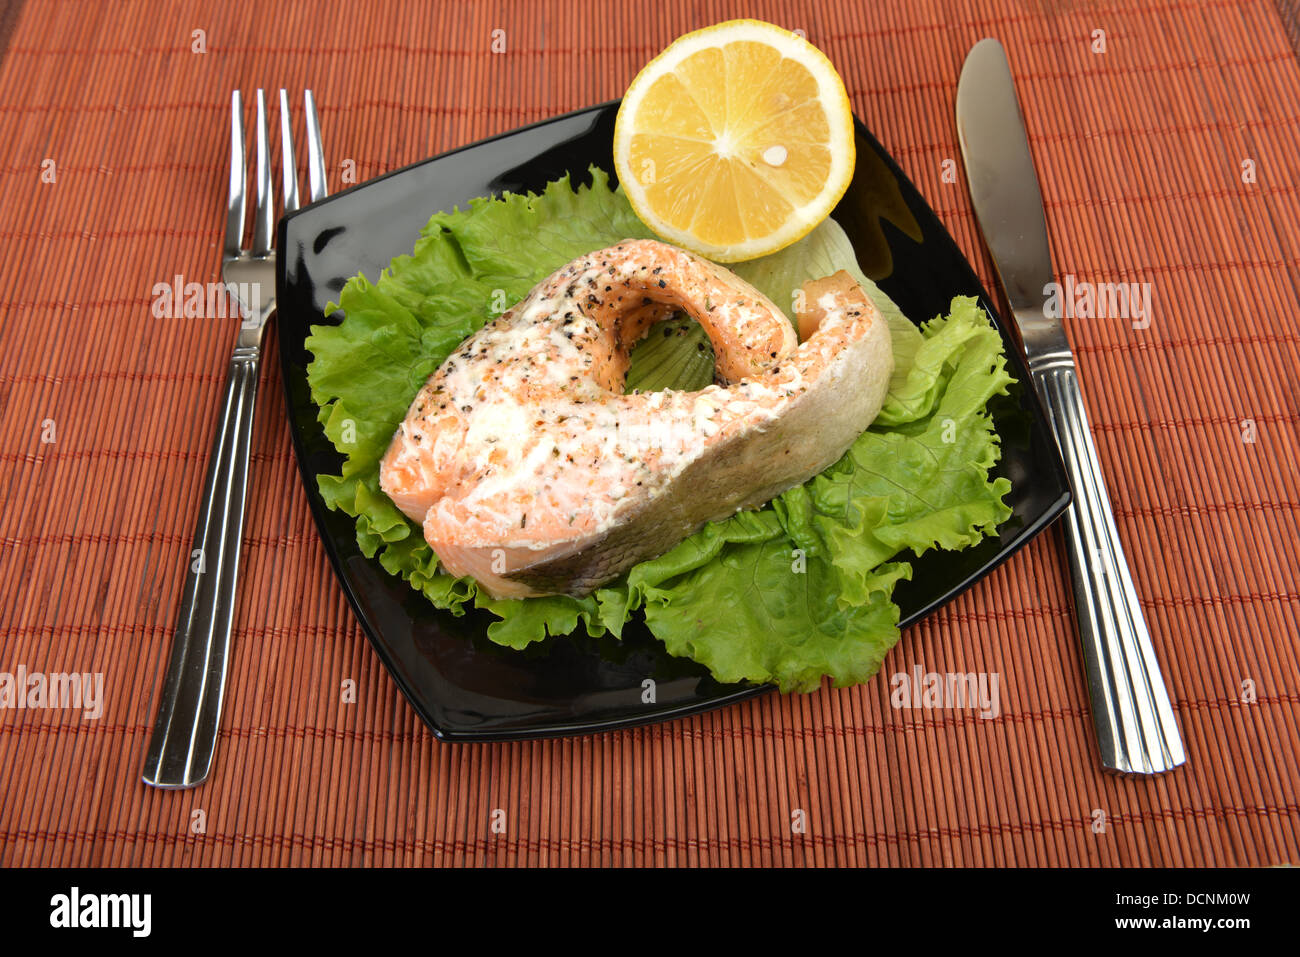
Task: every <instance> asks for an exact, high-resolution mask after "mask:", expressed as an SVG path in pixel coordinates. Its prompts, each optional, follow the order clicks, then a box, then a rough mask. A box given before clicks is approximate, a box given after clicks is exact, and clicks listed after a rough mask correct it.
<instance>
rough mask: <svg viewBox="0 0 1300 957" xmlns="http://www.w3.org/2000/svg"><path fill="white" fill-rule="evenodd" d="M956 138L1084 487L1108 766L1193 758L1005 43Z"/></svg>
mask: <svg viewBox="0 0 1300 957" xmlns="http://www.w3.org/2000/svg"><path fill="white" fill-rule="evenodd" d="M957 136H958V138H959V140H960V141H961V150H962V157H963V159H964V160H965V163H966V178H967V180H968V181H969V183H970V194H971V201H972V203H973V204H974V207H975V216H976V218H977V219H978V220H979V224H980V230H981V232H983V234H984V241H985V242H986V243H987V244H988V247H989V252H990V253H992V255H993V263H994V265H995V266H996V267H997V271H998V277H999V278H1000V279H1001V280H1002V286H1003V288H1004V289H1005V290H1006V294H1007V300H1008V302H1009V303H1010V304H1011V313H1012V316H1013V317H1014V319H1015V323H1016V325H1017V326H1018V327H1019V329H1020V333H1021V337H1022V339H1023V341H1024V347H1025V357H1026V358H1027V359H1028V361H1029V371H1030V377H1031V378H1032V379H1033V382H1034V386H1035V388H1037V390H1038V394H1039V396H1040V397H1041V398H1042V400H1043V404H1044V405H1045V406H1046V408H1047V412H1048V417H1049V419H1050V421H1051V426H1052V433H1053V434H1054V435H1055V436H1056V441H1057V444H1058V445H1059V446H1060V448H1061V458H1062V459H1063V460H1064V462H1065V468H1066V471H1067V472H1068V473H1069V476H1070V485H1071V486H1072V487H1073V490H1074V501H1073V502H1072V504H1071V505H1070V507H1069V508H1068V509H1067V510H1066V513H1065V538H1066V544H1067V546H1068V548H1067V551H1068V554H1069V560H1070V579H1071V584H1072V586H1073V591H1074V609H1075V617H1076V619H1077V622H1078V626H1079V637H1080V640H1081V642H1082V644H1083V660H1084V669H1085V671H1086V673H1087V679H1088V692H1089V697H1090V699H1091V705H1092V719H1093V724H1094V725H1095V726H1096V729H1097V740H1098V744H1099V746H1100V751H1101V761H1102V765H1103V766H1104V767H1106V768H1107V769H1110V770H1114V771H1119V772H1126V773H1138V774H1155V773H1158V772H1161V771H1169V770H1172V769H1173V768H1175V767H1177V766H1178V765H1180V764H1182V763H1183V762H1184V761H1185V760H1186V757H1185V756H1184V754H1183V743H1182V739H1181V738H1180V737H1179V734H1178V724H1177V722H1176V721H1175V720H1174V712H1173V709H1172V708H1171V707H1170V704H1169V694H1168V692H1167V691H1166V690H1165V682H1164V679H1163V678H1162V677H1161V674H1160V666H1159V664H1158V663H1157V662H1156V657H1155V652H1154V651H1153V650H1152V647H1151V637H1150V635H1149V634H1148V633H1147V627H1146V622H1145V621H1144V620H1143V617H1142V607H1141V605H1139V604H1138V599H1137V592H1136V591H1135V590H1134V588H1133V578H1132V576H1131V575H1130V574H1129V569H1128V563H1127V562H1126V561H1125V560H1124V550H1123V548H1122V547H1121V546H1120V541H1119V536H1118V534H1117V533H1116V530H1115V517H1114V515H1113V514H1112V512H1111V508H1110V499H1109V496H1108V495H1107V494H1106V485H1105V483H1104V482H1103V481H1102V476H1101V467H1100V464H1099V463H1098V460H1097V449H1096V447H1095V446H1094V445H1093V444H1092V435H1091V433H1090V431H1089V429H1088V416H1087V414H1086V413H1085V412H1084V407H1083V398H1082V396H1081V394H1080V392H1079V381H1078V377H1077V376H1076V375H1075V366H1074V353H1073V352H1072V351H1071V350H1070V340H1069V339H1068V338H1067V337H1066V335H1065V329H1064V327H1063V326H1062V324H1061V320H1060V319H1059V318H1052V317H1049V316H1048V314H1047V313H1048V310H1047V309H1045V308H1044V307H1045V304H1046V302H1047V298H1048V295H1049V292H1050V290H1049V288H1048V286H1049V284H1050V283H1051V282H1052V281H1053V279H1052V254H1051V250H1050V248H1049V247H1048V244H1047V221H1046V218H1045V216H1044V214H1043V197H1042V193H1041V192H1040V191H1039V188H1038V177H1037V175H1036V174H1035V173H1034V164H1033V160H1032V159H1031V157H1030V155H1029V140H1028V138H1027V137H1026V135H1025V123H1024V117H1023V116H1022V115H1021V112H1020V104H1019V102H1018V101H1017V99H1016V90H1015V86H1014V85H1013V84H1012V81H1011V68H1010V66H1009V65H1008V63H1007V56H1006V53H1005V51H1003V49H1002V44H1000V43H998V41H997V40H993V39H985V40H981V41H980V42H979V43H977V44H975V46H974V47H973V48H972V49H971V51H970V54H969V55H968V56H967V57H966V63H965V65H964V66H963V67H962V71H961V79H960V80H959V81H958V83H957Z"/></svg>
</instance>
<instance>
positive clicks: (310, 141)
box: [303, 90, 329, 203]
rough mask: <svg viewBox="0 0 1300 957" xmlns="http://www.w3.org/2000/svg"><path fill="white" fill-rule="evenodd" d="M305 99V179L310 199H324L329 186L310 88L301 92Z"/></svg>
mask: <svg viewBox="0 0 1300 957" xmlns="http://www.w3.org/2000/svg"><path fill="white" fill-rule="evenodd" d="M303 99H304V100H306V101H307V181H308V185H309V186H310V187H311V201H312V202H313V203H314V202H316V200H318V199H324V198H325V197H326V196H328V195H329V186H328V184H327V183H326V182H325V147H324V146H322V145H321V141H320V121H319V120H318V119H317V118H316V98H315V97H314V96H312V95H311V90H307V91H305V92H304V93H303Z"/></svg>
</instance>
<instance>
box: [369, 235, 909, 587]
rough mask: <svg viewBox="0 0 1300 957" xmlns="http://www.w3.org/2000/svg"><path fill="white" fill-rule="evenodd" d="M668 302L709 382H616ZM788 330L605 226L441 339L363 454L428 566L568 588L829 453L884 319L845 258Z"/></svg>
mask: <svg viewBox="0 0 1300 957" xmlns="http://www.w3.org/2000/svg"><path fill="white" fill-rule="evenodd" d="M678 311H682V312H685V313H687V314H688V315H690V316H691V317H692V318H694V319H695V320H696V321H698V322H699V323H700V325H701V326H703V327H704V330H705V332H706V333H707V335H708V337H709V340H710V342H711V343H712V345H713V349H714V354H715V356H716V369H715V382H714V384H712V385H709V386H708V387H706V388H704V389H700V390H698V391H694V392H681V391H672V390H665V391H662V392H649V393H633V394H630V395H624V394H623V388H624V380H625V377H626V374H627V370H628V361H629V356H630V354H631V351H632V348H633V346H635V345H636V343H637V342H638V341H639V340H640V339H642V338H643V337H644V336H645V335H646V334H647V333H648V332H649V330H650V328H651V327H652V326H653V325H654V323H656V322H658V321H660V320H662V319H666V318H668V317H669V316H671V315H673V314H675V313H677V312H678ZM795 316H796V319H797V322H798V328H799V329H800V330H806V332H805V339H804V341H803V342H802V343H800V342H799V339H798V336H797V335H796V333H795V328H794V327H793V326H792V325H791V323H790V321H789V320H787V319H786V317H785V316H784V315H783V314H782V312H781V310H779V309H778V308H777V307H776V306H775V305H773V303H772V302H771V301H770V300H768V299H767V298H766V297H764V296H763V295H762V294H761V293H760V292H758V290H756V289H755V288H754V287H753V286H751V285H750V284H748V283H747V282H745V281H744V280H742V279H741V278H740V277H739V276H736V275H734V274H733V273H731V272H729V271H727V270H726V269H723V268H722V267H721V266H718V265H716V264H714V263H712V262H709V261H708V260H706V259H703V258H701V257H699V256H696V255H694V254H692V253H689V252H686V251H685V250H682V249H678V248H677V247H675V246H670V245H667V244H665V243H660V242H655V241H653V240H630V239H629V240H624V241H623V242H620V243H618V244H617V245H614V246H611V247H609V248H607V249H602V250H599V251H597V252H593V253H589V254H587V255H585V256H582V257H580V258H578V259H576V260H574V261H573V262H571V263H569V264H568V265H566V266H564V267H563V268H562V269H560V270H559V271H557V272H555V273H553V274H552V275H551V276H549V277H547V278H546V279H544V280H543V281H542V282H540V283H538V284H537V286H535V287H534V288H533V290H532V291H531V292H530V293H529V294H528V296H527V297H526V298H525V299H523V301H521V302H519V303H518V304H516V305H515V306H513V307H512V308H510V309H508V310H507V311H506V312H505V313H504V314H502V315H501V316H500V317H499V318H497V319H495V320H494V321H492V322H490V323H488V324H486V325H484V326H483V328H481V329H480V330H479V331H478V332H476V333H475V334H474V335H472V336H470V337H469V338H468V339H466V340H465V341H464V342H462V343H461V344H460V346H458V347H457V348H456V350H455V351H454V352H452V354H451V355H450V356H448V357H447V359H446V361H445V362H443V364H442V365H441V366H440V367H439V368H438V369H437V371H436V372H434V374H433V375H432V376H431V377H430V378H429V380H428V381H427V382H426V383H425V384H424V386H423V387H422V388H421V389H420V391H419V393H418V394H417V395H416V397H415V399H414V401H413V402H412V403H411V407H410V410H409V412H408V413H407V415H406V418H405V419H404V420H403V421H402V423H401V425H400V426H399V427H398V429H397V432H396V434H394V436H393V439H392V442H391V444H390V445H389V447H388V450H387V452H386V453H385V455H384V458H383V461H382V463H381V465H380V473H379V476H380V478H379V481H380V487H381V488H382V489H383V491H384V493H385V494H386V495H388V497H389V498H391V499H392V501H393V502H394V503H395V504H396V505H397V507H398V508H400V509H401V510H402V511H403V512H404V513H405V514H406V515H407V516H409V517H410V518H411V519H412V520H413V521H415V522H418V523H420V524H421V525H422V527H423V529H424V537H425V539H426V541H428V543H429V545H430V547H431V548H432V549H433V551H434V553H435V554H436V555H437V556H438V561H439V563H440V564H441V565H442V567H443V568H444V569H445V570H446V571H447V572H448V573H450V574H452V575H455V576H458V577H460V576H465V575H468V576H471V577H473V578H474V579H475V580H476V581H477V582H478V583H479V585H480V586H481V587H482V588H483V589H484V590H485V591H486V592H487V593H488V594H489V595H491V596H492V597H494V598H522V597H528V596H534V595H550V594H567V595H573V596H582V595H586V594H589V593H590V592H591V591H592V590H593V589H595V588H597V587H598V586H600V585H602V584H604V583H606V582H608V581H610V580H611V579H614V578H616V577H618V575H620V574H621V573H623V572H625V571H626V570H627V569H629V568H630V567H631V566H633V565H635V564H636V563H637V562H640V561H644V560H646V559H648V558H653V557H656V556H658V555H661V554H663V553H664V552H666V551H668V550H669V549H671V548H672V547H673V546H675V545H677V544H678V543H679V542H681V541H682V540H683V539H685V538H687V537H688V536H689V535H691V534H692V533H694V532H695V531H696V530H698V529H699V528H700V527H701V526H703V525H704V523H706V522H709V521H717V520H720V519H723V518H726V517H728V516H729V515H732V514H734V513H735V512H737V511H739V510H740V509H744V508H750V507H755V506H759V505H762V504H763V503H765V502H767V501H769V500H770V499H772V498H773V497H775V496H776V495H779V494H780V493H781V492H784V491H786V490H787V489H789V488H791V487H792V486H795V485H798V484H801V483H802V482H805V481H807V480H808V479H809V478H811V477H812V476H814V475H816V474H817V473H819V472H821V471H823V470H824V469H826V468H827V467H828V466H830V465H832V464H834V463H835V462H836V461H837V460H838V459H839V458H840V457H841V456H842V455H843V454H844V452H845V451H846V450H847V449H848V447H849V446H850V445H851V444H852V443H853V441H854V440H855V439H856V438H857V437H858V436H859V435H860V434H861V433H862V432H863V430H865V429H866V428H867V426H868V425H870V424H871V422H872V420H873V419H874V418H875V417H876V415H877V414H878V413H879V411H880V407H881V405H882V404H883V402H884V399H885V393H886V391H887V389H888V387H889V379H890V375H891V374H892V372H893V352H892V349H891V347H890V337H889V327H888V325H887V324H886V322H885V320H884V318H883V317H882V316H881V315H880V312H879V311H878V310H877V309H876V307H875V305H874V304H873V303H872V302H871V300H870V299H869V298H868V297H867V295H866V293H865V292H864V291H863V289H862V287H861V286H860V285H858V283H856V282H855V281H854V280H853V279H852V278H851V277H850V276H849V275H848V274H847V273H845V272H837V273H835V274H834V275H832V276H827V277H825V278H820V279H816V280H812V281H809V282H807V283H805V284H804V285H803V286H802V287H801V289H800V290H799V293H798V294H797V295H796V296H795Z"/></svg>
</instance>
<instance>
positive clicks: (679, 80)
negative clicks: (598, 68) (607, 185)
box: [614, 20, 855, 262]
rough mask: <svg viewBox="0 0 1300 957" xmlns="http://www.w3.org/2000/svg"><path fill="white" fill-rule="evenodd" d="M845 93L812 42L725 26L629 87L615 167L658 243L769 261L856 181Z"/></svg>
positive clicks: (660, 59) (692, 40)
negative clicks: (670, 243)
mask: <svg viewBox="0 0 1300 957" xmlns="http://www.w3.org/2000/svg"><path fill="white" fill-rule="evenodd" d="M854 160H855V152H854V145H853V111H852V109H851V107H850V106H849V98H848V94H847V93H846V92H845V90H844V82H843V80H841V79H840V76H839V74H838V73H837V72H836V71H835V67H834V65H832V63H831V61H830V60H828V59H827V58H826V55H825V54H823V53H822V52H821V51H820V50H818V49H817V48H816V47H815V46H813V45H812V44H811V43H809V42H808V41H807V40H805V39H803V38H802V37H800V36H798V35H797V34H794V33H791V32H790V31H789V30H785V29H782V28H781V27H778V26H776V25H774V24H771V23H764V22H763V21H761V20H729V21H727V22H726V23H719V24H716V25H714V26H711V27H705V28H704V29H703V30H696V31H695V32H694V33H688V34H686V35H685V36H682V37H680V38H678V39H677V40H675V41H674V42H673V43H672V44H671V45H670V46H669V47H668V48H667V49H666V50H664V51H663V53H661V54H659V56H657V57H655V59H653V60H651V61H650V62H649V63H648V64H646V66H645V67H644V69H642V70H641V72H640V73H638V74H637V76H636V79H634V80H633V81H632V85H631V86H629V87H628V90H627V93H626V94H625V95H624V97H623V104H622V106H620V107H619V111H618V119H617V121H616V122H615V125H614V167H615V170H616V171H617V173H618V178H619V181H620V182H621V183H622V185H623V189H624V190H625V191H626V193H627V197H628V199H629V201H630V202H631V203H632V208H633V209H634V210H635V211H636V214H637V215H638V216H639V217H640V218H641V219H642V221H644V222H645V224H646V225H647V226H649V227H650V228H651V229H652V230H654V231H655V232H656V233H657V234H658V235H659V236H661V237H662V238H664V239H666V240H667V241H669V242H672V243H676V244H677V245H679V246H684V247H685V248H687V249H690V250H692V251H694V252H697V253H699V254H701V255H703V256H706V257H708V258H709V259H713V260H716V261H718V262H737V261H740V260H743V259H753V258H755V257H758V256H762V255H765V254H767V253H771V252H775V251H776V250H778V249H781V248H783V247H785V246H788V245H790V244H791V243H793V242H795V241H796V240H798V239H800V238H802V237H803V236H805V235H806V234H807V233H809V232H810V231H811V230H812V229H813V228H814V227H815V226H816V225H817V224H818V223H820V222H821V221H822V220H823V219H825V218H826V217H827V216H828V215H830V212H831V210H832V209H833V208H834V207H835V204H836V203H837V202H839V199H840V197H841V196H843V195H844V191H845V190H846V189H848V186H849V181H850V180H851V179H852V178H853V167H854Z"/></svg>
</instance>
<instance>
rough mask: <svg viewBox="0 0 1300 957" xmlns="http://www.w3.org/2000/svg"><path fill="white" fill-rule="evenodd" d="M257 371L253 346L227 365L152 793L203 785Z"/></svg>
mask: <svg viewBox="0 0 1300 957" xmlns="http://www.w3.org/2000/svg"><path fill="white" fill-rule="evenodd" d="M260 364H261V349H260V347H259V346H253V345H246V344H241V345H240V346H239V347H238V348H236V349H235V351H234V354H233V355H232V356H231V359H230V371H229V373H228V375H227V378H226V392H225V401H224V402H223V403H222V406H221V415H220V418H219V420H218V426H217V434H216V436H215V437H214V439H213V443H212V456H211V459H210V461H209V463H208V476H207V480H206V481H205V483H204V486H203V500H202V503H201V505H200V507H199V520H198V527H197V528H196V530H195V532H194V547H193V550H192V551H191V552H190V554H189V555H188V556H187V561H188V563H189V564H188V567H189V571H188V573H187V574H186V577H185V590H184V593H183V598H182V600H181V607H180V614H179V615H178V617H177V620H176V634H175V637H174V638H173V640H172V653H171V661H170V663H169V665H168V668H167V676H166V679H165V683H164V685H163V690H162V698H161V700H160V702H159V706H158V718H157V720H156V721H155V722H154V729H153V737H152V739H151V740H150V742H149V751H148V754H147V756H146V758H145V765H144V782H145V783H146V784H149V785H152V786H154V787H160V788H188V787H193V786H195V785H196V784H202V783H203V781H204V779H206V778H207V776H208V770H209V768H210V767H211V764H212V753H213V751H214V750H215V748H216V743H217V728H218V725H219V723H220V718H221V700H222V696H223V695H224V693H225V689H226V667H227V664H228V661H229V652H230V631H231V624H232V622H233V620H234V611H235V588H236V584H237V581H238V577H239V546H240V539H241V538H242V536H243V529H244V495H245V491H246V488H247V485H248V458H249V448H250V445H251V440H252V435H253V407H254V403H255V401H256V398H257V374H258V368H259V366H260Z"/></svg>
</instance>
